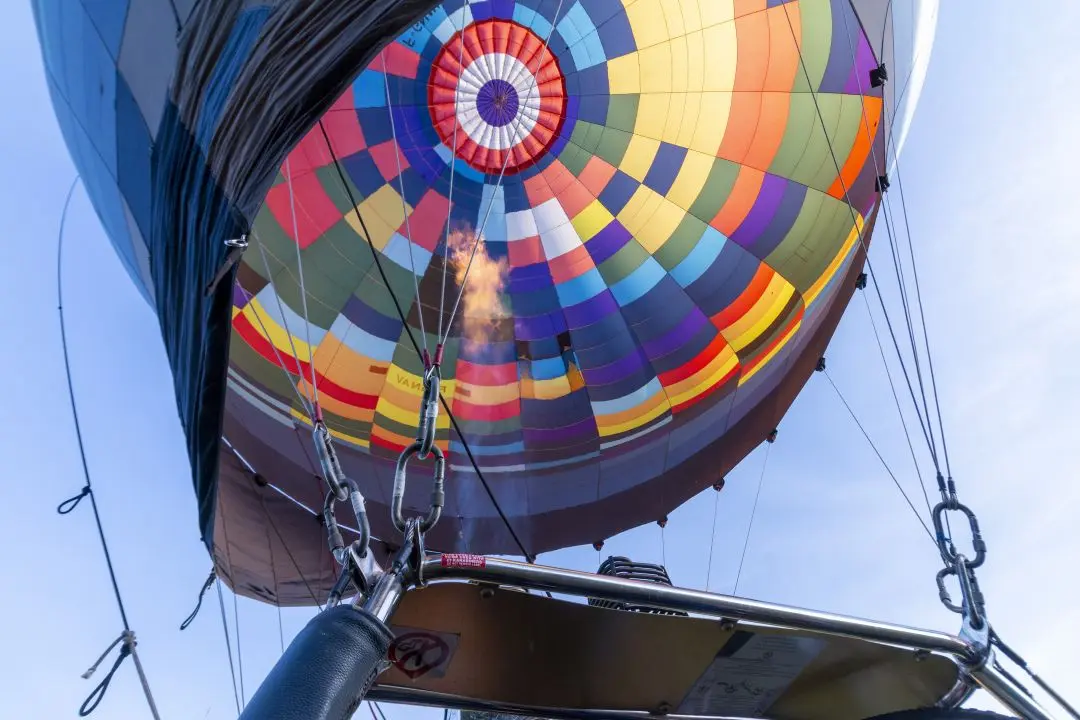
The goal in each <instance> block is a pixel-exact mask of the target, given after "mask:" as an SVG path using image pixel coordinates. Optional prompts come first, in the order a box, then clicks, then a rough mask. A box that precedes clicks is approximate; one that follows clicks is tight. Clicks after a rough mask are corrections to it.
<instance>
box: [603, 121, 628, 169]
mask: <svg viewBox="0 0 1080 720" xmlns="http://www.w3.org/2000/svg"><path fill="white" fill-rule="evenodd" d="M631 137H632V135H631V134H630V133H628V132H625V131H623V130H614V129H612V128H605V129H604V134H603V137H601V138H600V143H599V144H598V145H597V146H596V154H597V155H598V156H600V157H601V158H603V159H604V160H605V161H607V163H608V164H609V165H613V166H615V167H619V164H620V163H621V162H622V159H623V155H625V154H626V148H627V147H628V146H629V145H630V138H631Z"/></svg>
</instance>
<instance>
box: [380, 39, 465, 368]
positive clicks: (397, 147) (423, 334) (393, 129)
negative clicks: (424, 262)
mask: <svg viewBox="0 0 1080 720" xmlns="http://www.w3.org/2000/svg"><path fill="white" fill-rule="evenodd" d="M379 56H380V57H381V58H382V71H383V87H385V88H386V114H387V115H389V116H390V136H391V137H392V138H393V139H394V160H395V161H397V172H398V188H399V190H400V191H401V214H402V215H404V216H405V234H406V236H407V237H406V238H405V239H406V240H407V241H408V243H407V244H408V249H409V270H410V272H412V277H413V290H414V291H415V292H416V314H417V317H419V319H420V340H421V342H422V343H423V345H424V355H427V354H428V344H427V331H426V330H425V329H424V304H423V302H422V301H421V300H420V279H419V278H418V277H417V275H416V263H415V262H414V261H413V239H412V223H411V222H410V220H409V218H410V217H411V215H412V213H410V212H409V209H408V207H407V206H406V203H405V178H404V176H403V175H402V169H401V154H402V153H403V152H405V151H404V150H403V149H402V147H401V143H400V142H399V141H398V135H397V123H396V122H395V121H394V106H393V103H392V101H391V100H390V76H389V74H388V73H387V71H386V51H385V50H383V52H381V53H380V54H379ZM454 131H455V132H456V131H457V128H455V129H454ZM447 214H448V215H449V211H448V212H447ZM440 314H441V313H440Z"/></svg>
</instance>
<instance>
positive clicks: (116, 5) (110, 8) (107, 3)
mask: <svg viewBox="0 0 1080 720" xmlns="http://www.w3.org/2000/svg"><path fill="white" fill-rule="evenodd" d="M80 2H81V3H82V5H83V7H84V8H86V14H87V16H88V17H89V18H90V21H91V22H92V23H93V24H94V27H95V28H97V33H98V35H99V36H100V37H101V41H102V42H103V43H104V45H105V48H106V50H108V52H109V55H111V56H112V58H113V60H114V61H115V60H116V58H118V57H120V43H121V41H123V39H124V21H125V20H126V19H127V11H128V0H80Z"/></svg>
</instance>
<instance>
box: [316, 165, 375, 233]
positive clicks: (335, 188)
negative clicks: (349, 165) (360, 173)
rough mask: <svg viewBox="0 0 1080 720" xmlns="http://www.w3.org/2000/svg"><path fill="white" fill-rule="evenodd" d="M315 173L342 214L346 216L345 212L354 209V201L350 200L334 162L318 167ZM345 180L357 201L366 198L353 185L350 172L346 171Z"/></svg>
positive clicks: (324, 190)
mask: <svg viewBox="0 0 1080 720" xmlns="http://www.w3.org/2000/svg"><path fill="white" fill-rule="evenodd" d="M315 175H316V177H318V178H319V184H320V185H322V189H323V192H325V193H326V196H327V197H329V198H330V201H331V202H332V203H334V207H336V208H337V209H338V212H340V213H341V214H342V216H344V215H345V213H351V212H352V211H353V203H352V201H350V200H349V194H348V193H347V192H345V188H344V187H342V185H341V175H339V174H338V171H337V167H335V166H334V164H333V163H330V164H329V165H327V166H325V167H321V168H319V169H317V170H316V171H315ZM345 182H346V183H347V184H348V186H349V192H350V193H352V197H354V198H356V203H357V204H359V203H360V202H361V201H362V200H363V199H364V196H363V195H361V194H360V191H359V190H357V188H356V186H355V185H353V182H352V180H351V179H350V178H349V174H348V173H345ZM354 219H355V218H354Z"/></svg>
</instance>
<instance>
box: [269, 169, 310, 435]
mask: <svg viewBox="0 0 1080 720" xmlns="http://www.w3.org/2000/svg"><path fill="white" fill-rule="evenodd" d="M285 182H286V184H287V185H288V188H289V211H290V214H291V215H292V226H293V237H294V238H295V239H296V273H297V275H299V276H300V302H301V305H302V307H303V310H304V332H305V333H306V335H305V340H306V341H307V346H308V368H309V369H310V370H311V395H312V404H313V405H314V406H315V407H316V408H318V407H319V381H318V380H317V379H316V377H315V348H314V346H312V344H311V320H310V318H309V316H308V304H307V288H306V287H304V255H303V253H302V252H300V227H299V224H298V222H297V219H296V194H295V193H294V192H293V177H292V165H291V164H290V162H289V156H288V155H286V156H285ZM259 248H260V250H261V249H262V243H260V244H259ZM263 260H264V261H265V260H266V254H265V253H264V254H263ZM267 279H268V280H270V281H271V284H272V283H273V279H272V278H267ZM274 295H275V296H277V298H278V303H279V304H280V303H281V296H280V295H278V294H277V293H276V292H275V293H274ZM284 317H285V316H284V313H282V319H284ZM286 332H288V329H286ZM290 341H291V339H290ZM296 361H297V362H296V364H297V370H299V369H300V367H299V366H300V358H296ZM313 419H314V418H313Z"/></svg>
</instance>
